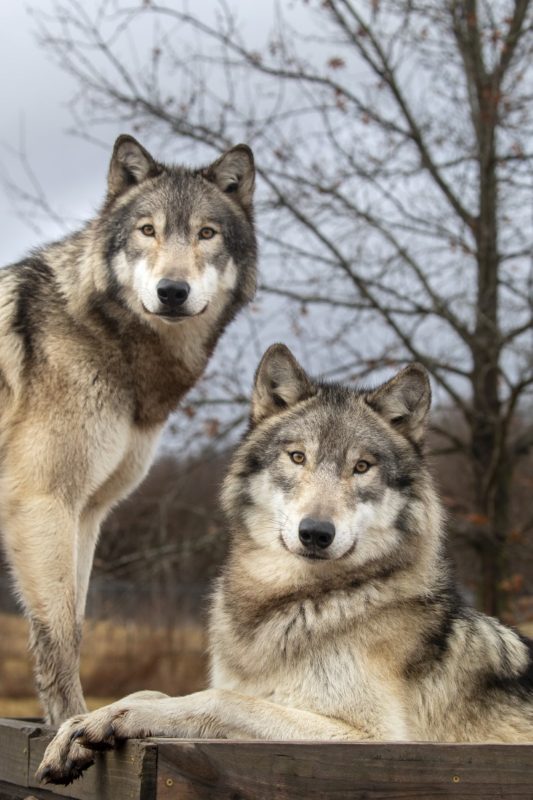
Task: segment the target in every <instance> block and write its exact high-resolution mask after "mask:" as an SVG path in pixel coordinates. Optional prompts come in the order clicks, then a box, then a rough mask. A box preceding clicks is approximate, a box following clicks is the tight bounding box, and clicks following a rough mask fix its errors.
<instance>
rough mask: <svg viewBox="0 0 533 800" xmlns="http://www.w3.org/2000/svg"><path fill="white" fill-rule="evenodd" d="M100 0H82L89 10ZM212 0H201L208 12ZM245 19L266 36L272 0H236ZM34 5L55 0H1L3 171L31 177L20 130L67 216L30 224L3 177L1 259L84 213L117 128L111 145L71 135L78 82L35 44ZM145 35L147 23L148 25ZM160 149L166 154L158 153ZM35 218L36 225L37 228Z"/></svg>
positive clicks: (42, 9)
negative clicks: (58, 221) (21, 156)
mask: <svg viewBox="0 0 533 800" xmlns="http://www.w3.org/2000/svg"><path fill="white" fill-rule="evenodd" d="M99 1H100V0H98V2H96V0H85V2H84V4H83V5H84V7H85V8H86V9H88V10H89V11H90V10H91V9H94V8H95V7H96V6H97V5H99ZM215 2H216V0H202V7H205V9H206V12H209V9H210V8H212V7H213V6H214V5H215ZM232 5H233V7H235V8H238V9H239V14H240V16H241V19H242V20H243V22H244V23H245V29H246V34H247V39H248V41H254V39H257V40H258V44H259V41H261V40H263V39H264V38H265V35H266V33H267V31H268V29H269V27H270V24H271V21H272V14H273V6H274V4H273V2H272V0H257V1H255V2H253V3H252V2H249V1H248V0H236V1H235V2H233V3H232ZM31 8H34V9H35V8H36V9H38V11H39V13H46V12H48V11H49V12H52V11H53V8H54V2H53V0H35V1H34V2H33V3H30V4H22V3H21V4H19V3H15V2H12V0H11V1H10V0H3V2H0V74H1V75H2V76H3V79H2V81H1V82H0V107H1V108H2V111H3V113H2V116H1V119H0V171H1V173H3V174H6V173H7V175H8V176H9V178H10V179H11V180H12V181H14V182H16V183H17V184H19V185H20V186H21V187H23V188H25V189H29V188H30V182H29V178H28V176H27V175H25V174H24V170H23V169H22V168H21V164H20V162H19V160H18V159H17V157H16V155H15V154H13V152H11V149H12V148H14V149H15V150H18V149H19V146H20V143H21V138H22V139H24V141H25V150H26V153H27V157H28V161H29V164H30V166H31V169H32V170H33V172H34V174H35V177H36V178H37V180H38V182H39V184H40V186H41V187H42V189H43V192H44V194H45V195H46V198H47V200H48V201H49V203H50V205H51V206H52V208H53V209H54V211H56V212H57V213H58V214H59V215H60V216H61V217H64V219H65V226H64V227H63V228H62V227H60V226H58V225H55V224H54V223H53V222H52V221H51V220H44V219H38V220H37V221H36V222H35V221H33V225H32V226H30V225H28V224H27V223H25V222H24V221H22V220H21V219H19V218H18V217H17V214H16V209H15V208H14V203H13V198H12V197H10V196H9V195H8V194H6V191H5V189H4V187H3V186H2V185H1V184H0V210H1V216H2V226H1V238H0V265H5V264H8V263H11V262H13V261H16V260H18V259H20V258H21V257H23V256H24V255H25V253H27V251H28V249H30V248H32V247H35V246H37V245H39V244H41V243H44V242H46V241H47V240H50V239H54V238H57V237H60V236H61V235H62V234H63V233H64V232H65V231H66V230H69V229H72V228H73V227H76V223H77V221H81V220H84V219H87V218H88V217H90V216H91V215H92V213H93V212H94V210H95V209H96V208H97V206H98V205H99V204H100V202H101V200H102V197H103V195H104V191H105V175H106V170H107V163H108V158H109V155H110V152H111V148H112V144H113V139H114V137H115V136H116V135H118V134H119V133H122V132H127V131H122V129H119V128H118V127H117V129H116V130H115V131H113V130H110V131H109V150H106V149H104V148H101V147H98V146H97V145H93V144H91V143H89V142H87V141H84V140H82V139H80V138H79V137H76V136H73V135H69V133H68V129H69V127H70V126H71V124H72V121H71V117H70V113H69V110H68V107H67V106H68V101H69V99H70V98H71V96H72V95H73V93H74V92H75V90H76V84H75V82H74V80H72V79H71V78H70V77H69V76H68V75H66V74H65V73H64V72H63V71H62V70H61V69H60V68H59V67H58V66H56V65H55V64H54V63H53V62H52V61H51V59H50V57H49V55H48V54H47V53H46V52H45V51H44V50H43V49H42V48H41V47H40V46H39V44H38V42H37V39H36V35H35V31H36V24H35V20H34V19H33V18H32V13H31ZM146 35H147V37H150V35H151V33H150V31H147V34H146ZM156 155H159V156H161V157H164V154H160V153H159V154H156ZM35 225H37V227H38V230H35V229H33V228H35Z"/></svg>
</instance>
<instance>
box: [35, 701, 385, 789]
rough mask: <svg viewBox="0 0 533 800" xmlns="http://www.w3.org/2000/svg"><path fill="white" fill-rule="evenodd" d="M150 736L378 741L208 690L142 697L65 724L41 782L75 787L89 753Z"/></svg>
mask: <svg viewBox="0 0 533 800" xmlns="http://www.w3.org/2000/svg"><path fill="white" fill-rule="evenodd" d="M147 736H170V737H174V738H187V739H264V740H268V739H281V740H298V739H300V740H304V739H312V740H339V741H347V740H361V739H376V738H377V737H376V735H375V732H372V731H370V730H367V729H365V728H364V726H354V725H350V724H348V723H346V722H343V721H342V720H340V719H333V718H331V717H325V716H322V715H321V714H316V713H314V712H312V711H305V710H301V709H298V708H289V707H286V706H281V705H278V704H277V703H271V702H270V701H268V700H263V699H262V698H257V697H250V696H248V695H242V694H238V693H237V692H233V691H229V690H226V689H207V690H206V691H204V692H196V693H195V694H191V695H187V696H185V697H164V696H162V695H159V694H157V693H155V692H154V693H152V692H146V693H145V692H138V693H137V694H134V695H131V696H129V697H125V698H124V699H123V700H119V701H118V702H116V703H112V704H111V705H109V706H104V707H103V708H99V709H98V710H97V711H93V712H92V713H90V714H85V715H83V716H77V717H74V718H73V719H70V720H67V722H65V723H63V725H62V726H61V728H60V729H59V731H58V733H57V736H56V737H55V738H54V739H53V740H52V742H51V743H50V744H49V745H48V748H47V749H46V752H45V754H44V758H43V761H42V763H41V765H40V767H39V771H38V773H37V776H38V778H40V779H41V780H45V781H47V782H51V783H70V782H71V781H72V780H73V779H74V778H76V777H77V776H78V775H80V774H81V772H82V770H83V769H84V768H85V764H83V763H81V762H80V760H79V758H80V757H81V758H85V761H86V760H87V759H86V753H87V750H86V748H88V749H94V750H105V749H108V748H110V747H113V746H114V745H115V744H116V742H117V741H120V740H122V739H140V738H145V737H147ZM84 753H85V756H84V755H83V754H84Z"/></svg>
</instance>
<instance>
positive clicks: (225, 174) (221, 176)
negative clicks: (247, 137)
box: [202, 144, 255, 212]
mask: <svg viewBox="0 0 533 800" xmlns="http://www.w3.org/2000/svg"><path fill="white" fill-rule="evenodd" d="M202 175H203V176H204V178H207V180H208V181H211V182H212V183H215V184H216V185H217V186H218V188H219V189H221V190H222V191H223V192H224V193H225V194H227V195H229V196H230V198H232V199H233V200H235V202H236V203H239V205H240V206H242V208H243V209H244V210H245V211H246V212H249V211H250V210H251V208H252V199H253V194H254V186H255V166H254V155H253V153H252V151H251V150H250V148H249V147H248V145H246V144H238V145H236V146H235V147H232V148H231V150H228V151H227V152H226V153H224V154H223V155H221V156H220V158H217V160H216V161H214V162H213V163H212V164H211V166H209V167H207V168H206V169H204V170H202Z"/></svg>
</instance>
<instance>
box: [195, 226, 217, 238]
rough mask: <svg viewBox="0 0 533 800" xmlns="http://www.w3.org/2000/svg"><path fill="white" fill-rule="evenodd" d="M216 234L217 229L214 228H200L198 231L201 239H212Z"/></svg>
mask: <svg viewBox="0 0 533 800" xmlns="http://www.w3.org/2000/svg"><path fill="white" fill-rule="evenodd" d="M215 234H216V230H215V229H214V228H200V231H199V233H198V238H199V239H212V238H213V236H214V235H215Z"/></svg>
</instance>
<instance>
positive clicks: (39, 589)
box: [2, 495, 86, 725]
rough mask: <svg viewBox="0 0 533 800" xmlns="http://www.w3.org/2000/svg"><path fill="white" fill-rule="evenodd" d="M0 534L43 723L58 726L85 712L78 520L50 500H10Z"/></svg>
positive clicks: (68, 509)
mask: <svg viewBox="0 0 533 800" xmlns="http://www.w3.org/2000/svg"><path fill="white" fill-rule="evenodd" d="M2 528H3V531H4V539H5V542H6V549H7V554H8V559H9V561H10V564H11V567H12V571H13V575H14V577H15V580H16V584H17V588H18V590H19V594H20V597H21V598H22V600H23V603H24V606H25V609H26V612H27V616H28V618H29V621H30V650H31V652H32V655H33V659H34V667H35V681H36V685H37V690H38V693H39V697H40V700H41V703H42V705H43V708H44V711H45V715H46V720H47V722H49V723H50V724H52V725H59V723H60V722H62V721H63V720H64V719H66V718H67V717H70V716H72V715H73V714H79V713H82V712H84V711H86V706H85V702H84V700H83V693H82V689H81V684H80V678H79V663H80V640H81V625H80V623H79V621H78V620H77V619H76V561H77V553H76V548H77V535H78V520H77V516H76V514H75V513H74V511H73V509H72V507H69V506H68V505H67V504H66V503H64V502H62V501H61V500H58V499H57V498H56V497H54V496H51V495H40V496H33V497H28V496H24V497H21V496H20V495H19V496H18V497H14V496H13V497H11V498H10V503H9V506H8V508H5V507H4V509H3V513H2Z"/></svg>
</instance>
